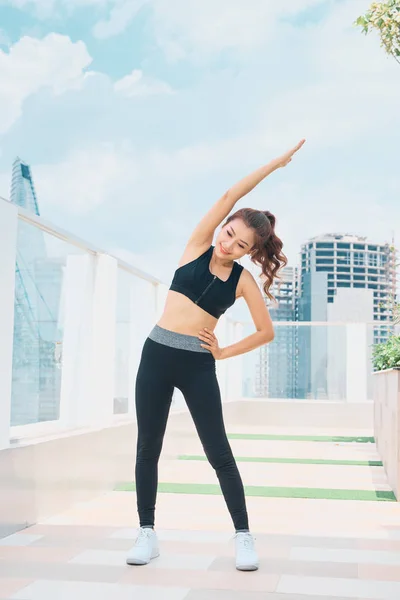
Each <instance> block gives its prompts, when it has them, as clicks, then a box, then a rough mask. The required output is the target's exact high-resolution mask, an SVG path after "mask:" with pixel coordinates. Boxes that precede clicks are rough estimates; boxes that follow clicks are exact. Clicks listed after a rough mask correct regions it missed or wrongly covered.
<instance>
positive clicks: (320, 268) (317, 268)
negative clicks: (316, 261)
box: [316, 266, 333, 273]
mask: <svg viewBox="0 0 400 600" xmlns="http://www.w3.org/2000/svg"><path fill="white" fill-rule="evenodd" d="M316 270H317V271H324V272H325V273H326V272H328V271H333V266H332V267H316Z"/></svg>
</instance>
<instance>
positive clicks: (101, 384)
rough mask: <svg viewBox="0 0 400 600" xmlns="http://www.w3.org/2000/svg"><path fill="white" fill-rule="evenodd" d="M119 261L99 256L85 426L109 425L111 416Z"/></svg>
mask: <svg viewBox="0 0 400 600" xmlns="http://www.w3.org/2000/svg"><path fill="white" fill-rule="evenodd" d="M117 269H118V262H117V260H116V259H115V258H113V257H111V256H108V255H106V254H98V255H97V257H96V267H95V276H94V290H93V309H92V310H93V320H92V327H93V330H92V347H91V369H90V375H91V386H90V388H91V393H90V397H89V398H88V401H89V402H88V410H89V414H88V415H87V417H88V419H87V420H88V423H90V424H94V425H96V424H101V423H105V422H109V421H110V419H111V417H112V416H113V414H114V377H115V342H116V340H115V337H116V308H117Z"/></svg>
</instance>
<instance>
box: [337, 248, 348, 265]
mask: <svg viewBox="0 0 400 600" xmlns="http://www.w3.org/2000/svg"><path fill="white" fill-rule="evenodd" d="M337 264H338V265H349V264H350V252H348V251H346V250H338V253H337Z"/></svg>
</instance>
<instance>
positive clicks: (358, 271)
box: [354, 267, 365, 274]
mask: <svg viewBox="0 0 400 600" xmlns="http://www.w3.org/2000/svg"><path fill="white" fill-rule="evenodd" d="M354 273H364V274H365V269H361V268H359V267H354Z"/></svg>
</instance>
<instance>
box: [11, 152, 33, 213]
mask: <svg viewBox="0 0 400 600" xmlns="http://www.w3.org/2000/svg"><path fill="white" fill-rule="evenodd" d="M10 200H11V202H12V203H13V204H16V205H17V206H21V208H25V209H26V210H29V211H30V212H32V213H34V214H35V215H39V214H40V213H39V205H38V201H37V198H36V191H35V186H34V183H33V178H32V172H31V168H30V166H29V165H28V164H26V163H24V162H23V161H22V160H21V159H20V158H19V157H17V158H16V159H15V161H14V164H13V166H12V176H11V194H10Z"/></svg>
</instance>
